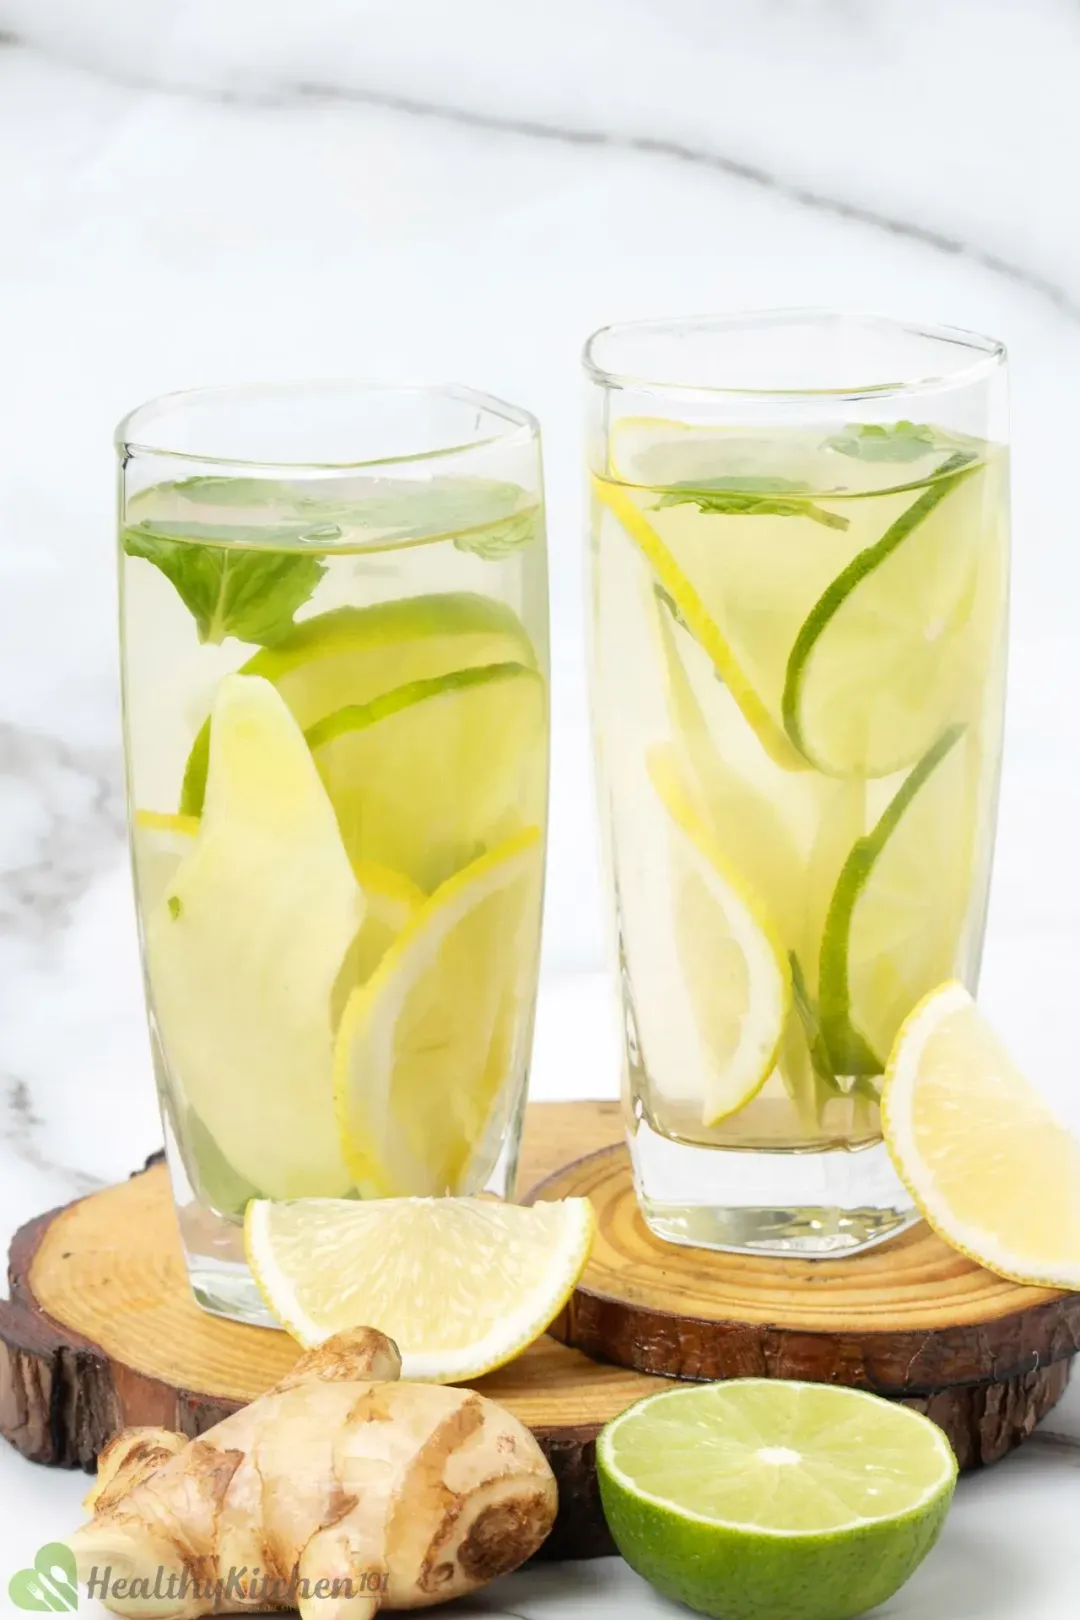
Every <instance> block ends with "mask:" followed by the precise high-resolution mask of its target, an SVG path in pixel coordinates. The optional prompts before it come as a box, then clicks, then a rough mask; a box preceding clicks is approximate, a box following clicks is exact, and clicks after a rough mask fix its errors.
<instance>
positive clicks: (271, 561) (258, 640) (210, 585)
mask: <svg viewBox="0 0 1080 1620" xmlns="http://www.w3.org/2000/svg"><path fill="white" fill-rule="evenodd" d="M123 546H124V550H125V552H126V553H127V555H128V556H129V557H142V558H143V559H144V560H145V561H146V562H148V563H152V564H153V566H154V567H155V568H158V569H160V570H161V572H162V573H163V574H164V575H165V578H166V579H167V580H168V581H169V582H170V584H171V585H172V586H173V587H174V588H175V590H176V593H177V595H178V596H179V597H180V600H181V601H182V602H183V604H184V606H185V607H186V608H187V609H188V611H189V612H190V613H191V615H192V617H193V618H194V620H195V627H196V629H197V631H198V635H199V640H200V641H201V642H204V643H205V642H209V643H211V644H212V645H214V646H218V645H219V644H220V643H221V642H222V641H224V640H225V638H226V636H235V637H236V639H237V641H246V642H250V643H253V644H254V645H256V646H260V647H269V646H271V645H272V644H273V642H275V641H278V640H280V638H281V637H282V636H283V635H285V634H286V632H287V631H289V630H291V629H292V626H293V619H294V616H295V614H296V612H297V609H298V608H301V607H303V605H304V603H305V602H306V601H307V600H308V599H309V597H310V596H311V594H312V592H313V591H314V589H315V587H316V585H317V584H318V583H319V580H320V579H321V578H322V576H323V574H324V573H325V572H326V567H325V564H323V563H322V562H320V561H319V559H318V558H317V557H313V556H307V555H305V554H304V553H303V552H300V551H254V550H251V551H248V550H242V549H240V548H238V547H235V546H213V545H206V544H204V543H196V542H195V541H193V540H187V539H170V538H168V537H166V536H164V535H162V534H160V533H156V532H154V531H153V530H152V529H150V528H149V526H147V527H143V526H141V525H140V526H139V527H138V528H133V529H125V530H124V534H123Z"/></svg>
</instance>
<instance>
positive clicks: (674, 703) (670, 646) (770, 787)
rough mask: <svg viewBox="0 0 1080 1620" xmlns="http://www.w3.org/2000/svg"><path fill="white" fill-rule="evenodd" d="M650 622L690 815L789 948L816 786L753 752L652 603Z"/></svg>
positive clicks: (715, 687)
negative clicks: (744, 883)
mask: <svg viewBox="0 0 1080 1620" xmlns="http://www.w3.org/2000/svg"><path fill="white" fill-rule="evenodd" d="M654 622H655V626H656V632H657V637H658V640H659V644H660V651H661V667H662V670H663V674H664V686H665V692H666V696H667V704H668V711H669V714H670V717H671V729H672V738H673V742H674V746H675V752H676V754H677V755H678V759H679V765H680V767H681V776H682V780H683V782H684V783H685V784H687V786H688V789H689V793H690V797H691V799H692V801H693V808H694V810H695V812H696V813H697V816H698V818H699V819H700V821H701V822H702V823H703V824H704V825H705V826H707V827H708V828H709V830H710V831H711V832H712V834H713V835H714V837H715V841H716V844H717V846H718V847H719V848H720V849H721V850H722V851H723V853H724V857H725V860H726V863H727V865H728V866H729V867H730V868H731V869H732V870H733V871H736V872H740V873H742V874H743V876H744V877H745V878H746V880H747V881H748V882H749V885H750V887H751V888H752V889H753V891H754V892H755V893H756V894H757V895H759V896H760V897H761V899H762V901H764V903H765V906H766V907H767V909H768V912H769V915H770V916H771V917H772V918H773V920H774V922H775V924H776V927H777V930H778V932H779V934H780V936H781V938H782V939H783V941H784V943H785V944H786V945H787V946H788V947H789V948H792V949H796V948H799V947H801V946H802V944H803V933H804V928H805V917H806V912H807V897H806V864H807V857H808V854H809V851H810V848H811V847H812V843H813V840H814V838H815V836H816V833H817V826H818V821H819V817H820V812H821V806H820V803H819V802H818V801H819V800H820V799H821V798H822V795H821V792H820V786H821V784H820V783H819V781H818V780H817V779H816V778H815V777H814V776H812V775H811V774H810V773H809V772H793V771H785V770H781V769H780V768H779V767H777V766H776V765H775V764H774V763H773V762H772V761H771V760H769V759H768V758H765V757H764V756H763V755H762V751H761V750H760V749H759V748H757V747H756V746H755V744H754V741H753V738H752V737H751V736H750V734H749V733H748V732H747V729H746V726H745V724H744V722H743V719H742V716H741V715H740V714H739V712H738V710H737V708H736V707H735V704H734V703H733V701H732V699H731V694H730V693H729V692H727V691H725V689H724V687H723V686H721V684H720V682H719V681H717V680H716V678H715V676H714V675H713V672H712V668H711V665H710V664H709V662H708V659H707V658H706V656H705V654H704V652H703V650H702V649H701V648H700V647H699V646H698V645H697V643H696V642H695V641H694V640H693V638H692V637H691V636H690V635H689V634H688V633H687V632H686V630H684V629H683V628H682V626H681V625H679V624H678V623H677V621H676V620H675V618H674V617H673V615H672V613H671V611H670V610H669V608H668V606H667V605H666V603H665V602H664V600H663V599H662V598H661V599H660V600H659V601H656V602H655V618H654ZM831 785H832V784H830V786H831ZM845 853H846V851H845ZM834 876H835V874H834ZM830 892H831V891H830ZM826 898H827V897H826Z"/></svg>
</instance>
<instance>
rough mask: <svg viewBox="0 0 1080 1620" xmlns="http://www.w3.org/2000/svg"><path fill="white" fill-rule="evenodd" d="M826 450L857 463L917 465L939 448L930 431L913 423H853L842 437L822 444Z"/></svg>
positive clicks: (844, 431) (835, 436)
mask: <svg viewBox="0 0 1080 1620" xmlns="http://www.w3.org/2000/svg"><path fill="white" fill-rule="evenodd" d="M825 447H826V449H828V450H836V451H839V453H840V455H842V456H855V457H856V458H857V459H858V460H859V461H918V460H919V459H920V457H922V456H926V455H930V454H931V452H932V451H934V450H936V449H943V448H945V447H944V446H941V445H939V444H938V441H937V438H936V437H935V434H934V430H933V428H930V427H920V426H919V425H918V424H917V423H915V422H893V423H892V424H891V426H890V425H889V424H888V423H877V422H852V423H850V424H849V425H848V426H847V427H846V428H844V430H843V431H842V432H841V433H834V434H833V435H832V437H831V438H828V439H826V440H825Z"/></svg>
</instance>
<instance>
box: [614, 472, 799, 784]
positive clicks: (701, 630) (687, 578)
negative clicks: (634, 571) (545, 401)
mask: <svg viewBox="0 0 1080 1620" xmlns="http://www.w3.org/2000/svg"><path fill="white" fill-rule="evenodd" d="M592 487H593V492H594V494H595V496H596V498H597V499H598V500H599V501H601V502H602V503H603V505H604V506H606V507H607V508H608V510H609V511H610V512H611V513H612V514H613V516H614V517H615V518H616V519H617V520H618V522H619V523H620V524H621V526H622V528H623V529H624V530H625V532H626V533H627V534H628V535H629V536H630V538H631V540H633V541H634V542H635V543H636V544H637V545H638V546H639V547H640V548H641V550H642V552H643V553H644V554H645V557H646V558H647V560H648V562H649V563H650V565H651V567H652V569H653V572H654V573H655V575H656V577H657V579H658V580H659V581H660V583H661V585H662V586H663V587H664V589H665V590H666V591H667V593H668V595H669V596H670V597H671V599H672V601H673V602H674V603H675V605H676V607H677V608H678V611H679V613H680V614H681V616H682V619H683V622H684V623H685V625H686V627H687V629H688V630H689V631H690V634H691V635H692V636H693V637H694V639H695V640H696V641H698V642H700V644H701V646H702V647H703V648H704V649H705V651H706V652H707V653H708V655H709V657H710V659H711V660H712V662H713V666H714V667H715V669H716V673H717V674H718V675H719V677H720V679H721V680H722V681H723V682H724V685H725V686H726V687H727V689H728V691H729V692H730V693H731V695H732V697H733V698H734V700H735V702H736V703H737V704H738V706H739V708H740V710H741V711H742V714H743V716H744V717H745V719H746V720H747V722H748V723H749V725H750V726H751V727H752V728H753V730H754V733H755V735H756V736H757V737H758V739H759V741H760V742H761V745H762V747H763V748H764V749H765V750H766V752H767V753H768V754H769V756H770V758H772V759H775V760H776V761H777V763H778V764H780V765H783V766H784V767H785V769H787V770H799V769H801V768H803V767H804V766H805V764H806V761H805V760H804V759H803V758H802V756H801V754H799V752H798V750H797V749H796V748H794V747H793V746H792V743H791V741H790V739H789V738H788V737H787V735H786V734H785V732H784V729H783V726H782V725H781V724H780V722H779V717H778V714H777V713H774V712H773V711H771V710H770V709H769V707H768V705H767V704H766V703H765V702H763V701H762V698H761V697H760V695H759V693H758V691H757V690H756V689H755V686H754V684H753V682H752V680H751V677H750V675H749V674H748V672H747V670H746V668H745V666H744V663H743V662H741V661H740V659H739V657H738V656H737V654H736V652H735V650H734V649H733V647H732V645H731V642H730V640H729V638H728V636H727V635H726V634H725V632H724V629H723V628H722V625H721V622H720V621H719V619H718V617H717V614H716V597H717V591H716V590H715V589H710V586H716V585H717V584H718V582H719V581H718V568H722V566H723V564H722V562H721V564H719V565H718V564H717V562H716V560H715V547H714V548H713V560H712V563H711V566H708V567H707V568H706V569H705V570H704V571H702V570H699V569H696V568H695V567H694V563H695V562H697V561H698V560H699V559H698V557H697V555H696V553H695V555H694V556H693V557H692V558H691V559H685V558H680V556H679V551H680V549H681V548H680V547H679V545H678V539H679V537H680V536H681V532H682V530H683V529H684V527H685V523H684V521H683V518H682V516H678V517H671V515H670V514H665V516H667V517H669V519H670V521H669V522H668V523H667V524H666V525H665V538H664V539H662V538H661V535H660V531H659V528H658V526H657V523H656V522H655V521H654V519H653V514H652V513H651V512H650V514H649V516H648V517H647V516H646V511H647V510H648V507H647V505H646V503H647V502H649V501H650V500H651V499H652V495H651V492H642V491H638V490H634V491H631V490H628V489H626V488H624V487H623V486H621V485H619V484H613V483H610V482H608V481H607V480H606V479H602V478H597V477H596V476H595V475H594V476H593V479H592ZM705 521H707V520H705ZM672 529H673V530H676V531H678V533H677V534H676V536H675V539H676V544H675V545H672V544H671V541H670V539H668V538H667V534H668V531H669V530H672ZM758 567H759V570H760V562H759V564H758ZM703 575H704V577H703Z"/></svg>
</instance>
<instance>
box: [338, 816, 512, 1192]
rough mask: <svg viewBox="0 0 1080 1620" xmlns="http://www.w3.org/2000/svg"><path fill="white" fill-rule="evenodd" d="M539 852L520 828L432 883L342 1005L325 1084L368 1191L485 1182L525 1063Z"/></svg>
mask: <svg viewBox="0 0 1080 1620" xmlns="http://www.w3.org/2000/svg"><path fill="white" fill-rule="evenodd" d="M542 848H543V845H542V840H541V836H540V832H539V829H538V828H535V827H532V828H528V829H526V831H524V832H523V833H520V834H518V835H517V836H516V837H515V838H512V839H510V840H509V841H508V842H507V843H505V844H503V845H501V846H500V847H499V848H498V849H495V850H493V851H492V852H491V853H490V854H488V855H485V856H483V857H482V858H481V859H480V860H478V861H476V862H474V863H473V864H472V865H471V866H467V867H466V868H465V869H464V871H461V872H459V873H457V875H456V876H455V877H452V878H450V879H449V881H448V882H446V883H444V884H443V885H442V887H441V888H439V889H436V891H435V893H434V894H433V895H431V897H430V898H429V899H428V900H427V901H425V903H424V905H423V906H421V907H420V909H419V910H418V911H417V912H416V913H415V915H414V916H413V918H412V920H411V921H410V922H409V923H408V924H407V926H406V927H405V929H404V930H403V931H402V933H401V934H400V935H399V936H398V938H397V939H396V940H395V941H394V943H393V944H392V945H391V946H390V949H389V950H388V951H387V953H386V955H385V956H384V957H383V959H382V961H381V962H380V963H379V966H378V967H377V968H376V970H375V972H374V973H373V974H372V976H371V978H370V979H369V980H368V982H367V983H366V984H365V985H363V986H362V987H361V988H360V989H359V990H357V991H355V992H354V994H353V996H352V998H351V999H350V1001H349V1003H348V1006H347V1007H346V1009H345V1014H344V1017H343V1018H342V1021H341V1027H340V1029H339V1031H338V1037H337V1045H336V1048H335V1052H334V1090H335V1098H336V1104H337V1117H338V1123H339V1127H340V1131H341V1141H342V1144H343V1146H344V1151H345V1155H346V1158H347V1160H348V1163H349V1166H350V1169H351V1170H352V1173H353V1175H354V1177H355V1180H356V1184H357V1186H359V1187H360V1188H361V1190H362V1191H363V1192H365V1193H366V1194H367V1195H368V1196H373V1197H396V1196H400V1195H409V1196H411V1195H425V1194H434V1195H437V1196H438V1195H442V1194H445V1193H468V1192H475V1191H478V1190H479V1189H480V1188H482V1187H483V1186H484V1183H485V1181H486V1180H487V1178H488V1176H489V1175H490V1173H491V1169H492V1162H491V1159H492V1154H494V1155H496V1156H497V1152H498V1146H497V1143H498V1142H499V1141H501V1137H502V1134H503V1133H502V1130H501V1129H497V1128H496V1127H497V1126H499V1125H501V1124H503V1123H505V1119H506V1118H507V1116H508V1111H509V1109H510V1107H511V1106H512V1105H513V1102H514V1101H515V1099H516V1097H517V1095H518V1094H519V1089H520V1086H521V1084H522V1082H523V1080H524V1076H525V1066H526V1063H527V1061H528V1050H527V1048H528V1042H529V1039H530V1037H531V1015H530V1004H531V999H532V996H533V992H534V982H535V966H536V952H537V948H538V943H539V940H538V934H539V921H540V918H539V903H540V880H541V857H542ZM492 1144H496V1145H492Z"/></svg>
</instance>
